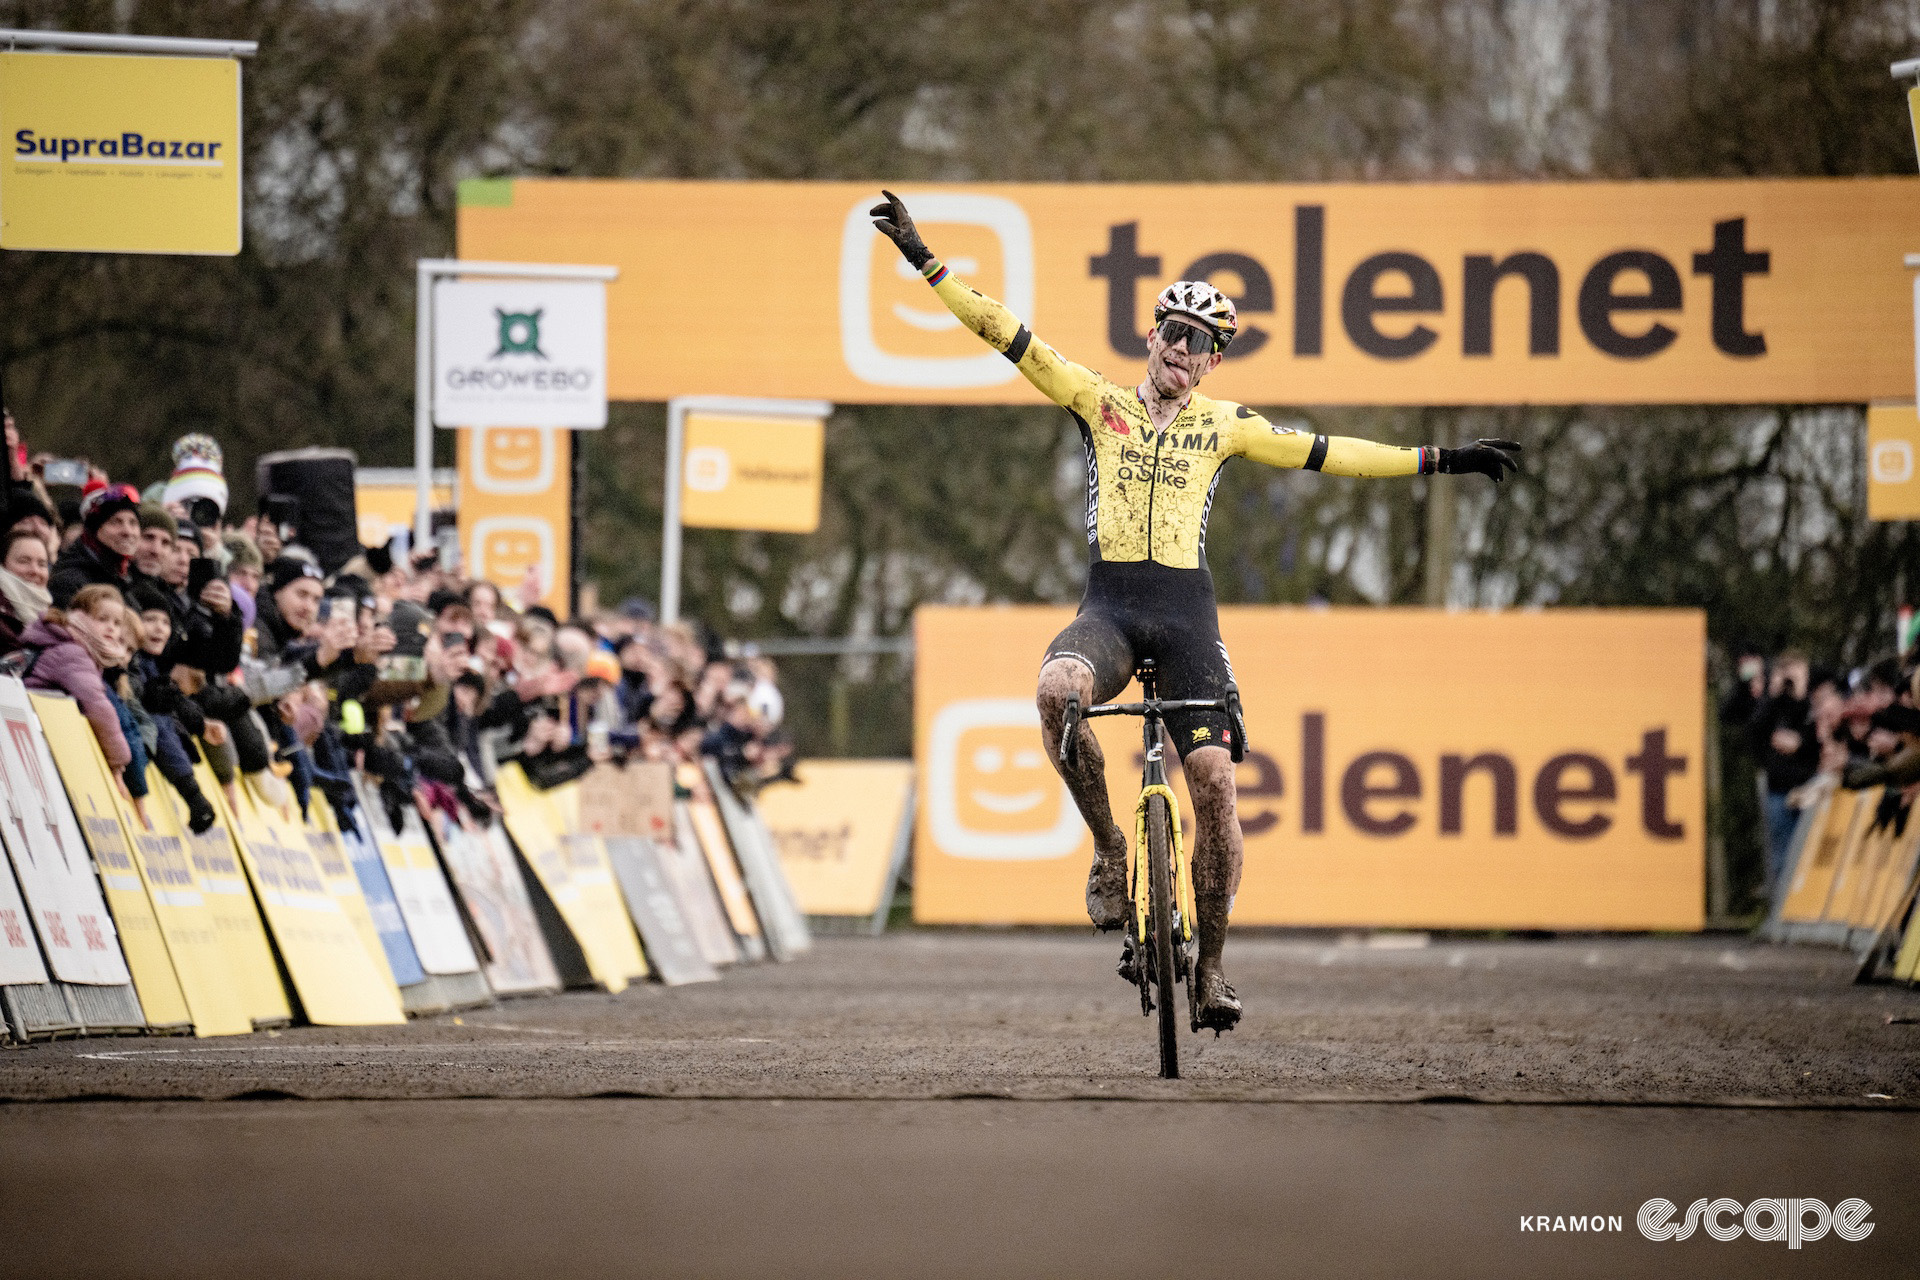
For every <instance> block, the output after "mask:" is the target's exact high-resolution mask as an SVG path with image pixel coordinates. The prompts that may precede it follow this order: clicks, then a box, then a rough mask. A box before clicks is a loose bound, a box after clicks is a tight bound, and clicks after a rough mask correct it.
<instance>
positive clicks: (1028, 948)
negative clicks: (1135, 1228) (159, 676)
mask: <svg viewBox="0 0 1920 1280" xmlns="http://www.w3.org/2000/svg"><path fill="white" fill-rule="evenodd" d="M1116 952H1117V947H1116V945H1115V944H1113V943H1111V942H1110V941H1107V940H1103V939H1095V938H1093V937H1091V936H1085V935H1070V934H1066V933H938V932H908V933H899V934H893V935H890V936H888V937H885V938H881V939H824V940H822V941H821V942H820V944H819V946H818V947H817V949H816V950H815V951H814V952H813V953H812V954H811V955H809V956H807V957H805V958H804V959H802V960H801V961H799V962H798V963H795V964H791V965H786V966H778V967H775V966H760V967H754V968H747V969H742V970H739V971H736V972H733V973H731V974H729V975H728V976H727V977H726V979H725V980H724V981H723V982H720V983H717V984H712V985H707V986H695V987H681V988H676V989H673V990H666V989H662V988H659V987H640V988H636V989H633V990H631V991H629V992H627V993H625V994H623V995H620V996H613V997H610V996H605V995H598V994H586V993H576V994H571V995H565V996H559V997H553V998H546V999H537V1000H525V1001H513V1002H508V1003H505V1004H502V1005H499V1006H496V1007H494V1008H491V1009H486V1010H479V1011H475V1012H472V1013H469V1014H467V1015H464V1016H463V1017H461V1018H460V1019H458V1020H457V1021H456V1020H455V1019H453V1018H450V1017H440V1018H434V1019H429V1020H426V1021H422V1022H416V1023H413V1024H411V1025H409V1026H407V1027H404V1028H369V1029H346V1030H333V1029H323V1028H313V1027H307V1028H298V1029H294V1030H290V1031H286V1032H283V1033H281V1034H279V1035H276V1036H271V1037H269V1036H260V1035H256V1036H252V1037H247V1038H243V1039H236V1040H212V1041H192V1040H174V1039H166V1040H156V1039H114V1040H78V1041H65V1042H60V1043H55V1044H43V1045H35V1046H31V1047H29V1048H26V1049H21V1050H15V1051H10V1052H0V1099H6V1098H12V1099H33V1098H76V1097H101V1096H114V1097H134V1098H205V1099H218V1098H233V1097H236V1096H242V1095H255V1096H258V1095H260V1094H262V1093H268V1094H282V1095H289V1096H293V1097H299V1098H386V1099H406V1098H446V1097H513V1098H530V1097H579V1096H584V1095H594V1094H603V1095H604V1094H616V1095H639V1096H649V1097H655V1096H657V1097H687V1098H693V1097H705V1098H754V1097H758V1098H796V1099H797V1098H876V1099H878V1098H886V1099H940V1098H965V1097H979V1096H983V1095H985V1096H994V1097H1005V1098H1020V1099H1045V1098H1152V1099H1174V1098H1206V1099H1214V1100H1250V1101H1251V1100H1259V1101H1266V1100H1282V1099H1343V1100H1354V1099H1415V1098H1432V1097H1466V1098H1474V1099H1480V1100H1488V1101H1495V1100H1522V1101H1538V1102H1569V1101H1604V1102H1621V1101H1661V1102H1674V1101H1685V1102H1708V1103H1711V1102H1724V1101H1730V1100H1733V1101H1740V1100H1763V1101H1774V1102H1796V1103H1807V1102H1815V1103H1825V1104H1833V1103H1838V1104H1843V1105H1861V1106H1876V1105H1877V1106H1882V1107H1886V1106H1893V1107H1899V1106H1920V1022H1916V1021H1908V1019H1920V995H1916V994H1913V993H1909V992H1907V991H1906V990H1904V989H1899V990H1895V989H1892V988H1888V987H1864V988H1863V987H1852V986H1849V985H1848V977H1849V967H1848V964H1847V962H1846V961H1845V959H1844V957H1842V956H1840V955H1839V954H1838V953H1833V952H1826V951H1817V950H1811V949H1805V948H1778V947H1765V946H1754V945H1750V944H1748V943H1745V942H1743V941H1727V940H1717V939H1699V938H1665V939H1663V938H1637V939H1624V940H1620V939H1594V940H1585V939H1562V940H1558V941H1554V942H1472V943H1451V942H1445V941H1441V942H1437V943H1435V944H1434V945H1432V946H1428V947H1425V948H1419V949H1405V950H1395V949H1384V948H1378V947H1367V946H1340V945H1336V944H1335V943H1334V942H1333V941H1331V940H1324V939H1311V940H1299V939H1297V938H1283V937H1275V936H1265V937H1262V936H1248V937H1244V938H1240V939H1237V940H1236V941H1235V942H1234V944H1233V946H1232V949H1231V950H1230V951H1229V958H1230V962H1231V971H1232V974H1233V977H1234V980H1235V981H1236V983H1237V984H1238V986H1239V989H1240V992H1241V995H1242V997H1243V998H1244V999H1245V1001H1246V1004H1247V1016H1246V1020H1245V1022H1244V1023H1243V1024H1242V1026H1241V1029H1240V1030H1239V1031H1237V1032H1235V1033H1233V1034H1231V1035H1228V1036H1226V1037H1223V1038H1221V1039H1218V1040H1216V1039H1215V1038H1214V1037H1212V1036H1211V1035H1207V1036H1195V1037H1186V1038H1185V1039H1184V1041H1183V1044H1184V1052H1185V1054H1186V1074H1187V1076H1188V1078H1187V1079H1184V1080H1180V1081H1160V1080H1156V1079H1154V1078H1153V1077H1154V1070H1155V1068H1154V1058H1153V1047H1152V1040H1151V1038H1150V1037H1151V1028H1150V1025H1149V1022H1148V1020H1147V1019H1144V1018H1142V1017H1141V1016H1140V1014H1139V1005H1138V1001H1137V1000H1136V999H1135V998H1134V997H1133V996H1132V995H1131V993H1130V991H1129V989H1128V988H1127V987H1126V986H1125V985H1123V984H1122V983H1121V982H1120V981H1119V979H1117V978H1116V977H1114V976H1113V960H1114V956H1115V954H1116ZM1889 1018H1892V1019H1893V1021H1889ZM1873 1094H1884V1095H1887V1098H1886V1099H1885V1100H1882V1099H1876V1098H1873V1097H1870V1096H1869V1095H1873Z"/></svg>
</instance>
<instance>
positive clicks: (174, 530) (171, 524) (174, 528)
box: [140, 502, 180, 538]
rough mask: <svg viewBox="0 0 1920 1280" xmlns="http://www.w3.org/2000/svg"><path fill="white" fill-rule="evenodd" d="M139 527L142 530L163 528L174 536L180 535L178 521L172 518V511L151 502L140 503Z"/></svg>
mask: <svg viewBox="0 0 1920 1280" xmlns="http://www.w3.org/2000/svg"><path fill="white" fill-rule="evenodd" d="M140 528H141V530H142V531H143V532H144V531H145V530H148V529H165V530H166V531H167V532H168V533H170V534H172V535H173V536H174V537H176V538H177V537H179V536H180V522H179V521H178V520H175V519H174V518H173V512H171V511H169V510H167V509H166V508H165V507H162V506H159V505H157V504H155V503H151V502H143V503H141V504H140Z"/></svg>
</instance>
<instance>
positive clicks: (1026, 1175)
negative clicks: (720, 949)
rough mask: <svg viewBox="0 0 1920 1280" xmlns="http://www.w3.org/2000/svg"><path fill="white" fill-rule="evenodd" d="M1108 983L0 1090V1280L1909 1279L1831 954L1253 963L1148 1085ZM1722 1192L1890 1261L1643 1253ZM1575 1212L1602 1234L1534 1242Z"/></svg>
mask: <svg viewBox="0 0 1920 1280" xmlns="http://www.w3.org/2000/svg"><path fill="white" fill-rule="evenodd" d="M1114 951H1115V947H1114V946H1113V945H1112V944H1111V943H1109V942H1107V941H1101V940H1095V939H1092V938H1090V937H1087V936H1078V935H1069V934H1066V933H1018V932H1004V933H1002V932H980V933H940V932H906V933H900V934H894V935H891V936H888V937H886V938H883V939H857V940H856V939H826V940H822V941H821V943H820V944H819V946H818V948H817V949H816V950H815V952H814V953H813V954H811V955H809V956H807V957H805V958H803V959H801V960H799V961H798V962H796V963H794V964H791V965H786V966H780V967H773V966H763V967H757V968H752V969H745V970H741V971H739V972H735V973H731V974H729V975H728V976H727V977H726V979H725V980H724V981H722V982H720V983H718V984H713V985H709V986H701V987H683V988H678V989H674V990H663V989H661V988H658V987H643V988H639V989H635V990H633V991H630V992H627V993H625V994H623V995H620V996H618V997H608V996H604V995H597V994H588V993H573V994H569V995H564V996H558V997H551V998H543V999H535V1000H525V1001H513V1002H509V1003H505V1004H502V1005H499V1006H497V1007H494V1008H491V1009H485V1010H476V1011H473V1012H470V1013H466V1014H463V1015H461V1016H460V1017H459V1018H458V1019H455V1018H452V1017H440V1018H434V1019H429V1020H425V1021H420V1022H415V1023H413V1024H410V1025H408V1026H406V1027H398V1028H382V1029H358V1030H355V1029H349V1030H330V1029H319V1028H297V1029H292V1030H288V1031H284V1032H282V1033H280V1034H278V1035H273V1036H266V1035H259V1036H252V1037H247V1038H244V1039H238V1040H224V1041H192V1040H156V1039H134V1038H129V1039H114V1040H80V1041H69V1042H61V1043H55V1044H40V1045H34V1046H31V1047H28V1048H25V1049H16V1050H9V1051H3V1052H0V1099H4V1100H6V1101H0V1276H12V1275H20V1276H35V1277H53V1276H122V1275H125V1276H202V1277H204V1276H224V1275H240V1274H247V1275H261V1274H266V1275H273V1276H276V1277H293V1276H373V1275H405V1276H409V1277H440V1276H446V1277H459V1278H461V1280H472V1278H474V1277H482V1276H496V1275H498V1276H526V1275H548V1274H558V1275H566V1276H600V1275H647V1276H654V1275H658V1276H691V1275H699V1276H769V1275H778V1276H789V1275H791V1276H808V1277H810V1276H821V1277H846V1276H889V1277H893V1276H915V1277H920V1276H934V1277H945V1276H956V1277H957V1276H1023V1277H1024V1276H1033V1277H1060V1276H1082V1275H1085V1276H1111V1275H1113V1274H1116V1273H1120V1274H1128V1275H1132V1274H1143V1273H1149V1272H1152V1271H1155V1270H1158V1271H1161V1272H1162V1273H1167V1274H1178V1275H1181V1276H1189V1277H1203V1276H1215V1275H1218V1276H1235V1277H1245V1276H1264V1275H1304V1276H1322V1275H1324V1276H1342V1277H1345V1276H1371V1275H1382V1276H1385V1275H1393V1276H1405V1275H1422V1276H1454V1275H1459V1276H1538V1275H1555V1276H1589V1275H1590V1276H1620V1275H1636V1276H1638V1275H1646V1276H1707V1275H1712V1276H1734V1275H1739V1276H1744V1275H1756V1276H1776V1275H1777V1276H1794V1277H1800V1276H1848V1277H1866V1276H1882V1275H1884V1276H1911V1275H1914V1274H1917V1273H1920V1197H1916V1196H1915V1195H1914V1192H1913V1188H1914V1186H1915V1185H1916V1176H1920V1105H1916V1104H1917V1103H1920V996H1916V995H1915V994H1912V993H1909V992H1907V991H1906V990H1905V989H1895V988H1891V987H1885V986H1882V987H1853V986H1851V985H1849V982H1848V979H1849V977H1850V976H1851V970H1850V966H1849V964H1848V963H1847V961H1846V960H1845V958H1844V957H1842V956H1840V955H1838V954H1835V953H1828V952H1823V951H1817V950H1810V949H1785V948H1773V947H1760V946H1753V945H1750V944H1748V943H1746V942H1744V941H1735V940H1725V939H1713V938H1636V939H1574V938H1561V939H1556V940H1552V941H1507V942H1489V941H1474V942H1452V941H1446V940H1440V941H1436V942H1434V943H1433V944H1432V945H1428V946H1424V947H1413V948H1405V947H1390V946H1377V945H1375V946H1369V945H1339V944H1338V943H1337V942H1336V941H1335V940H1333V939H1330V938H1324V937H1305V938H1303V937H1298V936H1294V937H1286V936H1273V935H1268V936H1247V937H1243V938H1240V939H1238V940H1236V942H1235V944H1234V947H1233V950H1232V951H1231V952H1230V953H1229V954H1230V957H1231V959H1232V972H1233V976H1234V978H1235V981H1236V982H1237V984H1238V985H1239V988H1240V991H1241V994H1242V995H1243V997H1244V998H1245V999H1246V1002H1247V1005H1248V1013H1247V1018H1246V1021H1245V1023H1244V1024H1243V1026H1242V1029H1241V1030H1240V1031H1238V1032H1236V1033H1234V1034H1232V1035H1229V1036H1226V1037H1224V1038H1221V1039H1219V1040H1215V1039H1214V1038H1213V1037H1211V1036H1207V1037H1204V1038H1201V1037H1188V1038H1187V1039H1186V1040H1185V1042H1184V1046H1183V1047H1184V1048H1185V1049H1186V1050H1187V1074H1188V1078H1186V1079H1183V1080H1180V1081H1159V1080H1156V1079H1154V1078H1153V1072H1154V1055H1153V1046H1152V1041H1151V1038H1150V1031H1151V1026H1150V1024H1149V1022H1148V1021H1147V1020H1146V1019H1144V1018H1142V1017H1141V1016H1140V1015H1139V1013H1138V1004H1137V1001H1136V1000H1135V999H1134V997H1133V996H1132V994H1131V992H1130V990H1129V989H1128V988H1127V987H1125V986H1123V985H1122V984H1121V983H1120V982H1119V981H1118V980H1117V979H1116V978H1114V977H1113V976H1112V974H1111V970H1112V959H1113V954H1114ZM55 1100H59V1101H55ZM1474 1103H1484V1104H1487V1105H1473V1104H1474ZM1503 1104H1507V1105H1503ZM1722 1196H1724V1197H1728V1198H1730V1199H1732V1200H1735V1201H1737V1202H1739V1203H1740V1204H1746V1203H1749V1202H1751V1201H1753V1200H1755V1199H1757V1198H1760V1197H1790V1196H1798V1197H1818V1198H1821V1199H1823V1200H1824V1201H1825V1202H1826V1203H1827V1204H1829V1205H1831V1204H1835V1203H1837V1202H1839V1201H1840V1200H1842V1199H1845V1198H1847V1197H1859V1198H1861V1199H1864V1200H1866V1201H1867V1202H1868V1203H1869V1204H1870V1205H1872V1206H1873V1208H1872V1216H1871V1221H1872V1222H1873V1224H1874V1230H1873V1233H1872V1234H1871V1235H1870V1236H1869V1237H1868V1238H1867V1239H1865V1240H1863V1241H1860V1242H1858V1243H1850V1242H1846V1241H1842V1240H1840V1239H1839V1238H1838V1237H1836V1236H1833V1235H1831V1234H1830V1235H1828V1236H1827V1237H1826V1238H1825V1239H1823V1240H1819V1241H1815V1242H1809V1243H1807V1244H1806V1245H1805V1246H1804V1247H1803V1248H1801V1249H1799V1250H1789V1249H1788V1248H1787V1246H1786V1244H1785V1243H1780V1242H1759V1241H1755V1240H1752V1239H1738V1240H1734V1241H1731V1242H1721V1241H1717V1240H1714V1239H1711V1238H1709V1237H1708V1236H1707V1235H1706V1234H1705V1233H1704V1232H1696V1233H1695V1234H1694V1237H1693V1238H1692V1239H1689V1240H1687V1241H1685V1242H1666V1243H1655V1242H1652V1241H1649V1240H1647V1239H1645V1238H1644V1237H1643V1236H1642V1235H1641V1234H1640V1233H1639V1231H1638V1230H1637V1229H1636V1226H1635V1214H1636V1212H1637V1211H1638V1209H1639V1207H1640V1206H1641V1205H1642V1204H1643V1203H1645V1202H1646V1201H1647V1200H1649V1199H1650V1198H1653V1197H1664V1198H1666V1199H1669V1200H1672V1201H1674V1202H1676V1203H1677V1204H1679V1205H1681V1206H1685V1205H1687V1204H1688V1203H1689V1202H1690V1201H1692V1200H1694V1199H1696V1198H1701V1197H1722ZM1683 1213H1684V1209H1683ZM1576 1216H1580V1217H1583V1218H1586V1219H1587V1220H1589V1221H1591V1220H1594V1219H1596V1218H1597V1219H1598V1220H1599V1221H1601V1222H1604V1223H1606V1224H1607V1225H1606V1226H1605V1227H1604V1229H1602V1230H1599V1231H1592V1230H1588V1231H1571V1230H1560V1231H1555V1230H1552V1229H1551V1226H1550V1225H1549V1226H1548V1227H1547V1229H1544V1230H1543V1229H1539V1225H1538V1224H1551V1223H1553V1222H1554V1221H1555V1220H1556V1219H1558V1220H1561V1221H1562V1222H1563V1223H1564V1222H1570V1221H1572V1219H1574V1218H1575V1217H1576ZM1733 1217H1734V1219H1736V1220H1737V1218H1738V1215H1737V1214H1735V1215H1733ZM1530 1223H1532V1224H1536V1225H1534V1226H1530V1225H1528V1224H1530Z"/></svg>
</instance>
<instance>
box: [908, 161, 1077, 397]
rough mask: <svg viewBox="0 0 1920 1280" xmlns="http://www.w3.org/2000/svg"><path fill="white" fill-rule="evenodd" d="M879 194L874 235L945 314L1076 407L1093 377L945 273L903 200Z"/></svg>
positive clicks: (1042, 387) (996, 304)
mask: <svg viewBox="0 0 1920 1280" xmlns="http://www.w3.org/2000/svg"><path fill="white" fill-rule="evenodd" d="M880 194H882V195H884V196H885V197H886V199H885V200H883V201H881V202H880V203H879V204H877V205H875V206H873V208H872V210H871V211H870V212H871V214H872V216H873V225H874V228H875V230H877V231H879V232H880V233H881V234H882V235H884V236H886V237H887V238H888V239H889V240H891V241H893V243H894V245H895V246H896V247H897V248H898V249H899V250H900V253H901V255H902V256H903V257H905V258H906V260H907V261H908V262H910V263H912V264H913V266H914V268H915V269H916V270H917V271H919V272H920V274H921V276H922V277H923V278H924V279H925V280H926V282H927V283H928V284H930V285H932V286H933V291H934V292H935V293H936V294H938V295H939V297H940V301H942V302H944V303H946V304H947V310H949V311H951V312H953V314H954V315H955V316H957V317H958V318H959V320H960V323H961V324H964V325H966V326H967V328H969V329H971V330H973V331H974V333H976V334H978V335H979V336H980V338H981V340H982V341H984V342H985V343H986V344H987V345H988V346H990V347H992V348H993V349H994V350H995V351H998V352H999V353H1000V354H1001V355H1003V356H1005V357H1006V358H1007V359H1009V360H1011V361H1013V364H1014V367H1015V368H1017V369H1019V370H1020V372H1021V373H1022V374H1023V375H1025V377H1026V379H1027V381H1028V382H1031V383H1032V384H1033V385H1034V386H1035V387H1037V388H1038V389H1039V391H1040V394H1041V395H1044V396H1045V397H1046V398H1047V399H1049V400H1051V401H1053V402H1054V403H1055V404H1057V405H1060V406H1062V407H1067V408H1070V407H1072V403H1073V401H1074V399H1075V398H1076V396H1078V395H1079V393H1080V392H1081V391H1082V389H1083V388H1085V387H1087V386H1089V385H1090V384H1091V383H1092V382H1093V380H1094V375H1093V374H1092V373H1091V372H1089V371H1088V370H1087V369H1086V368H1084V367H1083V366H1081V365H1077V364H1075V363H1074V362H1073V361H1071V360H1068V359H1066V358H1065V357H1063V356H1062V355H1061V354H1060V353H1059V352H1057V351H1055V350H1054V349H1053V348H1052V347H1049V346H1048V345H1047V344H1046V343H1044V342H1041V341H1039V340H1038V339H1036V338H1035V337H1034V336H1033V331H1032V330H1031V329H1029V328H1027V326H1026V325H1024V324H1022V323H1021V321H1020V317H1019V316H1016V315H1015V314H1013V312H1011V311H1009V310H1008V309H1007V308H1006V306H1005V304H1003V303H1001V302H998V301H996V300H995V299H993V298H989V297H988V296H987V295H986V294H984V293H981V292H980V291H979V290H978V289H975V288H974V287H973V286H972V285H969V284H967V283H966V282H965V281H963V280H961V279H960V278H959V277H957V276H955V275H954V274H953V273H952V272H951V271H949V270H947V267H946V264H945V263H943V262H941V261H940V259H938V258H936V257H934V256H933V251H932V250H931V249H929V248H927V243H926V241H924V240H922V239H921V238H920V230H919V228H917V227H915V226H914V225H913V217H912V215H910V214H909V213H908V212H907V206H906V205H905V204H904V203H903V202H902V201H901V199H900V197H899V196H896V195H894V194H893V193H892V192H891V191H883V192H881V193H880Z"/></svg>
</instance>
